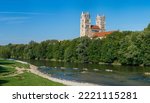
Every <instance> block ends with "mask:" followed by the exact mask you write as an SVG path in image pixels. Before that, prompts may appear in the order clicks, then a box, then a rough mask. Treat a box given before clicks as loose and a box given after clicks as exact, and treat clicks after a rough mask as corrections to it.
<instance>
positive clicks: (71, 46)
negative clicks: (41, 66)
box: [0, 25, 150, 65]
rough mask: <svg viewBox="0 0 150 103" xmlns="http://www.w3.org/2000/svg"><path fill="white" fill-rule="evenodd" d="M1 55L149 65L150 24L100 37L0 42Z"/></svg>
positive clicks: (80, 61)
mask: <svg viewBox="0 0 150 103" xmlns="http://www.w3.org/2000/svg"><path fill="white" fill-rule="evenodd" d="M0 57H1V58H15V59H35V60H55V61H65V62H78V63H120V64H122V65H150V25H148V27H147V28H145V29H144V30H143V31H123V32H120V31H116V32H113V33H112V34H111V35H108V36H107V37H106V38H103V39H98V38H94V39H90V38H88V37H81V38H76V39H73V40H63V41H58V40H46V41H42V42H41V43H37V42H35V41H31V42H29V44H8V45H5V46H0Z"/></svg>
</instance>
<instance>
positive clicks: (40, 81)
mask: <svg viewBox="0 0 150 103" xmlns="http://www.w3.org/2000/svg"><path fill="white" fill-rule="evenodd" d="M15 67H20V68H26V69H27V68H29V65H28V64H21V63H18V62H15V61H10V60H4V59H0V86H63V84H61V83H57V82H53V81H50V80H48V79H45V78H42V77H40V76H37V75H35V74H33V73H29V72H24V73H23V74H19V75H17V76H13V77H4V76H7V75H10V74H13V73H15V71H16V70H15Z"/></svg>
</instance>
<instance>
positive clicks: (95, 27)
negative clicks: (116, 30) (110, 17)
mask: <svg viewBox="0 0 150 103" xmlns="http://www.w3.org/2000/svg"><path fill="white" fill-rule="evenodd" d="M91 29H98V30H99V29H100V28H99V26H97V25H91Z"/></svg>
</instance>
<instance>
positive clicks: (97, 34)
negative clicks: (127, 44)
mask: <svg viewBox="0 0 150 103" xmlns="http://www.w3.org/2000/svg"><path fill="white" fill-rule="evenodd" d="M113 32H114V31H107V32H98V33H95V35H94V37H105V36H107V35H109V34H111V33H113Z"/></svg>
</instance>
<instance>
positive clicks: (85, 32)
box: [80, 12, 110, 38]
mask: <svg viewBox="0 0 150 103" xmlns="http://www.w3.org/2000/svg"><path fill="white" fill-rule="evenodd" d="M105 26H106V22H105V16H100V15H97V17H96V25H91V18H90V14H89V13H88V12H82V14H81V18H80V37H83V36H87V37H90V38H93V37H97V36H100V33H101V34H103V36H104V35H105V34H106V35H107V34H110V32H106V28H105ZM101 36H102V35H101ZM103 36H102V37H103Z"/></svg>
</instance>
